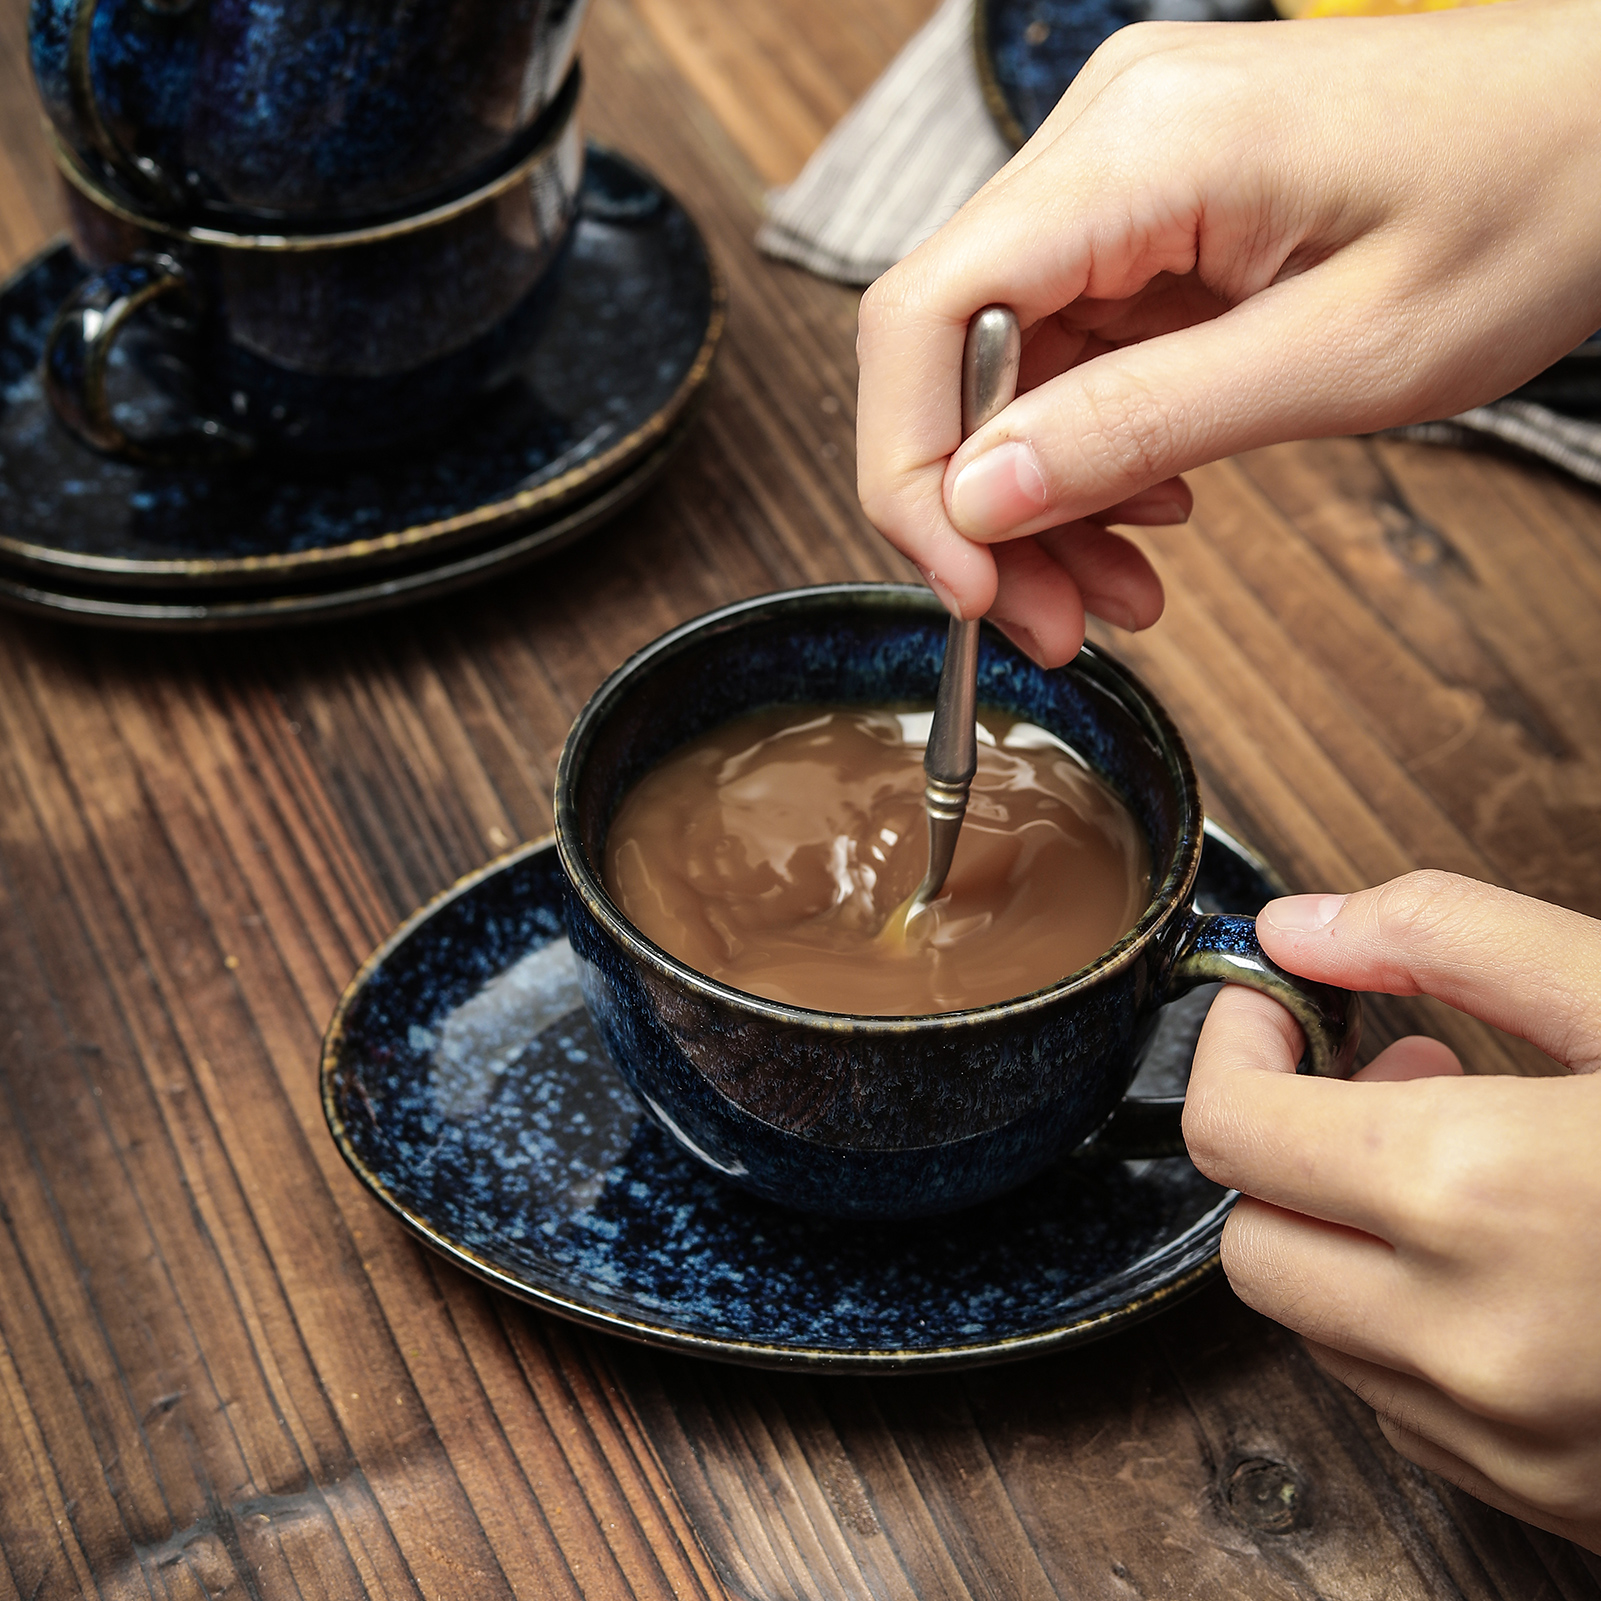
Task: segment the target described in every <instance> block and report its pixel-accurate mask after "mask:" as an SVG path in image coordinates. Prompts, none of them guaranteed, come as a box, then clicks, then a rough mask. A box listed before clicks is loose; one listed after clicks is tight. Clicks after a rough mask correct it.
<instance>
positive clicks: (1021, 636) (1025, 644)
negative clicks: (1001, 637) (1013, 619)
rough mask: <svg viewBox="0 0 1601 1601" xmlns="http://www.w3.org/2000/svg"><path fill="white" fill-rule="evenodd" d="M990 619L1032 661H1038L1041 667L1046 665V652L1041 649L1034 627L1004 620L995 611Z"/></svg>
mask: <svg viewBox="0 0 1601 1601" xmlns="http://www.w3.org/2000/svg"><path fill="white" fill-rule="evenodd" d="M990 621H991V622H992V623H994V624H995V626H996V627H997V628H999V629H1000V631H1001V632H1002V633H1003V634H1005V635H1006V637H1007V638H1008V639H1009V640H1011V642H1012V643H1013V644H1014V645H1016V646H1017V648H1018V649H1019V650H1020V651H1022V652H1023V654H1024V655H1025V656H1027V657H1028V658H1029V660H1030V661H1035V662H1038V663H1039V665H1040V666H1041V667H1044V666H1045V665H1046V661H1045V652H1044V651H1043V650H1042V649H1041V647H1040V642H1039V640H1038V638H1037V637H1036V636H1035V633H1034V630H1033V629H1032V628H1025V627H1024V626H1023V625H1022V624H1021V623H1007V622H1002V621H1001V619H1000V618H999V617H997V616H996V615H995V614H994V613H993V612H991V613H990Z"/></svg>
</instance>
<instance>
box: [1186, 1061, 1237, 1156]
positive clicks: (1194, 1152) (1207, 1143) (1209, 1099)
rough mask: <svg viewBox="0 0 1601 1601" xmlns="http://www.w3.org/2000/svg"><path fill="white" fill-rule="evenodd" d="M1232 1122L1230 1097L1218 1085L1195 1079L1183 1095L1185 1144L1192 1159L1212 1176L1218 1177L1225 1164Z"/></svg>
mask: <svg viewBox="0 0 1601 1601" xmlns="http://www.w3.org/2000/svg"><path fill="white" fill-rule="evenodd" d="M1230 1122H1231V1118H1230V1116H1229V1113H1228V1109H1227V1097H1226V1095H1224V1094H1223V1093H1222V1092H1221V1091H1220V1089H1219V1088H1218V1086H1217V1085H1216V1084H1214V1083H1206V1084H1195V1083H1193V1082H1192V1083H1191V1085H1190V1089H1189V1092H1188V1093H1187V1094H1186V1095H1185V1097H1184V1116H1183V1130H1184V1144H1185V1146H1186V1147H1187V1148H1188V1150H1189V1153H1190V1159H1191V1161H1193V1162H1194V1163H1195V1165H1196V1166H1197V1167H1198V1168H1199V1169H1200V1170H1201V1171H1202V1172H1203V1173H1205V1174H1206V1175H1207V1176H1208V1177H1209V1178H1216V1177H1217V1176H1218V1175H1219V1174H1221V1173H1222V1172H1223V1170H1224V1167H1225V1165H1226V1158H1227V1155H1228V1151H1229V1148H1230V1141H1229V1138H1228V1128H1229V1125H1230Z"/></svg>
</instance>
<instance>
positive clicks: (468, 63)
mask: <svg viewBox="0 0 1601 1601" xmlns="http://www.w3.org/2000/svg"><path fill="white" fill-rule="evenodd" d="M86 7H92V9H93V14H92V17H91V18H90V21H89V28H88V32H87V34H86V35H85V36H84V37H86V39H87V47H88V74H87V81H88V85H89V86H90V87H91V88H92V95H93V100H92V104H88V103H85V99H84V96H83V95H82V94H81V93H75V92H74V70H73V36H74V26H75V21H76V20H77V19H79V18H81V17H83V16H84V15H85V14H86V13H85V8H86ZM584 10H585V0H496V3H494V4H490V5H486V4H483V3H482V0H411V3H409V4H407V5H406V6H405V7H402V8H397V7H394V6H385V5H379V4H375V3H373V0H187V3H185V0H178V3H176V4H173V3H165V4H150V3H148V0H33V4H32V7H31V10H30V16H29V54H30V60H31V62H32V66H33V72H34V79H35V82H36V83H37V85H38V87H39V92H40V95H41V96H42V98H43V100H44V103H45V108H46V110H47V111H48V113H49V115H50V117H51V120H52V122H53V123H54V124H55V126H56V128H57V130H58V131H59V132H60V134H61V136H62V137H63V138H64V139H65V140H66V141H67V142H68V143H69V144H70V145H71V146H72V147H73V148H74V149H75V150H77V151H78V153H79V154H80V155H81V156H82V157H84V158H85V159H86V160H89V161H91V162H93V163H94V164H95V165H96V167H97V171H98V174H99V176H100V177H101V178H102V179H108V180H110V181H112V182H113V183H115V184H118V185H120V186H121V187H122V188H123V189H124V190H125V191H126V192H127V193H128V195H129V196H130V198H133V199H136V200H138V201H139V202H140V203H141V204H142V205H143V206H144V207H145V208H146V209H149V208H150V207H151V206H156V207H158V208H160V209H162V210H163V211H164V212H168V213H172V214H186V213H209V214H213V215H220V216H223V217H229V216H240V215H247V214H248V215H254V216H256V217H257V218H261V219H272V220H284V219H293V220H295V221H297V222H305V221H308V220H313V219H333V218H338V219H341V220H349V219H351V218H352V217H364V216H374V215H378V214H381V213H382V212H383V211H384V210H385V209H386V208H399V209H415V208H419V207H421V206H423V205H426V204H427V203H429V202H430V200H431V199H432V198H434V197H435V196H436V195H438V194H441V193H443V192H445V191H447V190H451V189H457V188H462V187H471V186H472V184H473V182H474V180H475V178H476V177H477V176H478V175H479V174H480V172H482V171H483V170H485V169H487V168H488V167H490V166H492V165H494V164H495V163H496V162H497V161H499V160H501V159H502V158H503V157H504V156H505V154H506V152H507V150H508V149H509V148H511V147H512V146H513V145H514V144H515V142H516V140H517V139H518V137H519V136H520V135H521V134H522V133H523V132H525V131H526V129H527V127H528V126H529V124H530V123H531V122H532V121H533V120H534V119H535V118H536V117H537V116H538V114H539V113H540V111H541V110H542V109H543V108H544V106H545V105H546V103H547V102H548V101H549V100H550V98H551V97H552V96H553V95H554V93H555V91H556V88H557V86H558V85H559V84H560V82H561V81H562V78H563V77H564V76H565V74H566V71H567V69H568V67H569V66H570V64H571V61H572V56H573V51H574V48H575V46H576V43H577V37H578V32H579V29H580V26H581V24H582V20H583V14H584ZM82 82H83V77H82V75H81V74H80V75H79V83H80V85H81V84H82Z"/></svg>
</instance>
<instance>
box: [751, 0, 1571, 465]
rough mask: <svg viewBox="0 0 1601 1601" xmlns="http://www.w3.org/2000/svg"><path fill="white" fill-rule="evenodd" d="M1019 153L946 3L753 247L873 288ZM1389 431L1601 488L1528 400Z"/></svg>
mask: <svg viewBox="0 0 1601 1601" xmlns="http://www.w3.org/2000/svg"><path fill="white" fill-rule="evenodd" d="M1011 153H1012V152H1011V148H1010V146H1008V145H1007V143H1006V141H1005V140H1004V139H1002V138H1001V136H1000V133H999V132H998V131H997V130H996V127H995V124H994V121H993V120H992V118H991V116H990V113H989V109H988V108H987V107H986V106H985V104H984V95H983V91H982V90H981V89H980V87H979V78H978V68H977V66H976V65H975V64H974V57H973V0H941V3H940V6H939V9H938V10H937V11H935V13H934V15H933V16H932V17H930V18H929V20H928V22H927V23H925V24H924V26H923V27H922V29H921V30H920V31H919V32H918V33H917V34H915V35H914V36H913V37H912V39H911V41H910V42H909V43H908V44H907V45H906V47H905V48H904V49H903V50H902V51H901V53H900V54H899V55H898V56H896V58H895V59H894V60H893V61H892V62H891V63H890V64H889V66H888V68H887V69H886V70H885V72H884V74H883V76H882V77H881V78H879V80H878V82H877V83H875V84H874V85H873V86H872V88H871V89H869V90H868V91H867V93H866V94H865V95H863V96H862V98H861V99H860V100H859V101H858V102H857V103H856V104H855V105H854V106H853V107H852V108H851V109H850V110H849V111H848V112H847V113H846V114H845V116H844V117H842V118H841V119H840V121H839V123H838V125H837V126H836V127H835V128H834V130H833V131H832V132H831V133H830V134H829V135H828V137H827V138H826V139H824V141H823V142H822V144H820V145H819V146H818V147H817V150H816V151H815V153H814V154H813V156H812V159H811V160H810V161H808V162H807V163H806V167H805V170H804V171H803V172H802V173H801V175H800V176H799V177H798V178H797V179H796V180H795V181H794V183H792V184H789V185H788V186H787V187H786V188H783V189H775V190H773V192H772V193H771V194H770V195H769V196H768V197H767V219H766V221H765V222H764V223H763V224H762V227H761V229H760V231H759V232H758V233H757V235H756V243H757V245H758V246H759V247H760V248H761V249H762V250H763V251H765V252H766V253H767V254H768V255H770V256H775V257H777V258H778V259H779V260H781V261H791V262H795V263H796V264H797V265H799V266H802V267H805V268H807V269H808V270H809V271H811V272H815V273H817V274H818V275H819V276H820V277H824V278H832V279H834V280H835V281H836V282H838V283H845V284H869V283H871V282H872V281H873V280H874V279H875V278H876V277H878V276H879V274H880V273H882V272H886V271H887V270H888V269H889V268H890V267H892V266H894V265H895V263H896V262H897V261H899V260H900V259H901V257H902V256H905V255H908V254H910V253H911V252H912V251H913V250H915V249H916V248H917V246H918V245H920V244H921V243H922V242H923V241H924V240H925V239H927V238H928V237H929V235H930V234H932V233H934V232H935V231H936V230H937V229H938V228H940V227H941V226H942V225H943V224H944V223H946V222H947V221H949V220H950V218H951V217H952V216H954V215H955V214H956V212H957V211H958V210H959V209H960V208H961V206H962V204H963V203H964V202H965V201H966V200H967V199H968V198H969V197H970V196H971V195H973V194H974V193H976V192H977V191H978V190H979V189H981V188H982V187H983V186H984V185H985V184H986V183H987V182H988V181H989V180H990V179H991V178H992V177H994V175H995V174H996V173H997V172H999V171H1000V169H1001V168H1002V166H1004V165H1005V163H1006V161H1007V159H1008V158H1009V157H1010V155H1011ZM1597 365H1598V366H1601V363H1598V364H1597ZM1598 377H1601V374H1598ZM1595 387H1596V388H1597V390H1598V393H1597V397H1596V399H1597V409H1598V410H1601V383H1598V384H1597V385H1596V386H1595ZM1391 434H1392V437H1396V438H1403V439H1415V440H1420V441H1423V442H1425V443H1428V444H1440V445H1456V446H1462V447H1472V446H1476V445H1480V444H1486V443H1490V442H1492V441H1498V442H1500V443H1501V444H1503V445H1509V446H1512V447H1514V448H1516V449H1518V450H1523V451H1527V452H1529V453H1530V454H1532V455H1535V456H1540V457H1543V458H1544V459H1545V460H1546V461H1549V462H1551V463H1553V464H1554V465H1556V466H1558V467H1561V468H1563V469H1564V470H1566V471H1567V472H1570V473H1572V474H1573V476H1574V477H1575V478H1580V479H1582V480H1584V482H1586V483H1590V484H1596V485H1601V423H1595V422H1591V421H1588V420H1586V419H1584V418H1580V417H1574V416H1569V415H1566V414H1564V413H1562V412H1558V411H1553V410H1551V409H1550V408H1549V407H1548V406H1542V405H1536V404H1535V403H1534V402H1533V401H1530V400H1519V399H1517V398H1515V397H1514V398H1510V399H1507V400H1499V401H1496V402H1494V403H1493V404H1491V405H1488V406H1476V407H1475V408H1474V409H1473V410H1472V411H1465V412H1463V413H1462V414H1461V415H1460V416H1457V417H1451V418H1447V419H1445V420H1444V421H1441V422H1431V423H1422V424H1419V425H1417V426H1415V427H1410V428H1397V429H1394V430H1392V431H1391Z"/></svg>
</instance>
